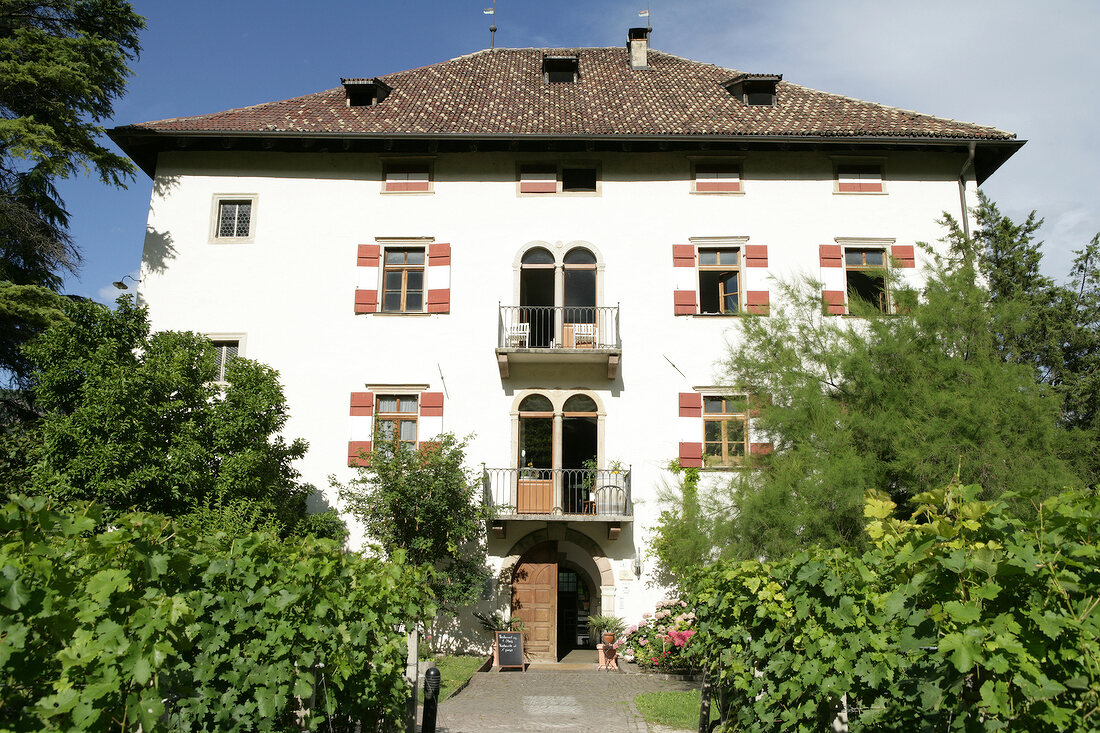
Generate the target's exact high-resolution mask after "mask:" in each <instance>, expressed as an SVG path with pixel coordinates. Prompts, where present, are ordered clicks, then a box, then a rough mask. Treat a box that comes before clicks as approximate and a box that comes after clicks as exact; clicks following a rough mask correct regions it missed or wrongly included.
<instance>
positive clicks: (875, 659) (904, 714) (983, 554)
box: [694, 486, 1100, 731]
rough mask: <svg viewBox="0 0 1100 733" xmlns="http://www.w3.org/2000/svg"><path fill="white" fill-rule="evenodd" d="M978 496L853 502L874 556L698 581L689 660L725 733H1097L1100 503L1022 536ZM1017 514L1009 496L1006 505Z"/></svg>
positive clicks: (1061, 502)
mask: <svg viewBox="0 0 1100 733" xmlns="http://www.w3.org/2000/svg"><path fill="white" fill-rule="evenodd" d="M978 495H979V489H978V487H976V486H964V487H959V486H952V487H948V488H946V489H939V490H937V491H931V492H925V493H923V494H918V495H917V496H915V497H914V504H915V506H916V510H915V512H914V513H913V516H912V519H909V520H904V521H903V520H898V519H895V518H894V517H893V512H894V508H895V507H894V504H893V502H892V501H890V500H889V499H887V498H886V497H885V495H881V494H875V495H870V496H868V498H867V501H866V504H865V514H866V516H867V517H868V521H869V524H868V534H869V536H870V539H871V545H872V548H871V549H870V550H868V551H867V552H866V553H864V554H862V555H857V554H855V553H853V552H852V551H850V550H843V549H831V550H821V549H818V550H813V551H804V552H800V553H798V554H796V555H794V556H793V557H791V558H790V559H788V560H784V561H780V562H773V563H760V562H756V561H744V562H741V563H738V564H735V565H732V566H731V565H726V566H723V567H719V568H715V569H712V570H710V571H709V572H707V573H706V574H704V575H702V576H700V578H698V579H696V582H695V589H694V599H695V601H696V602H697V612H698V616H699V622H700V623H699V632H700V633H699V635H698V636H697V637H696V640H695V643H696V644H697V645H698V647H697V651H698V653H699V654H700V655H701V656H702V657H703V658H705V659H706V660H707V666H708V668H709V672H710V675H711V678H712V680H714V681H715V682H716V684H717V686H718V687H719V688H722V691H723V692H724V693H726V694H727V695H728V696H729V699H731V700H732V701H733V706H732V709H731V710H730V711H729V718H728V719H729V721H730V724H731V725H732V726H733V727H732V728H727V729H736V730H746V731H771V730H776V729H778V728H783V729H784V730H823V729H825V728H826V727H827V726H829V725H830V724H831V723H832V722H833V720H834V718H836V717H837V716H838V715H840V714H841V713H845V714H846V715H847V716H848V718H849V723H850V726H851V730H853V731H856V730H869V729H874V730H897V731H909V730H1005V729H1012V730H1075V731H1077V730H1079V731H1085V730H1096V729H1097V727H1098V726H1100V713H1098V712H1097V711H1098V704H1100V671H1098V666H1097V660H1100V641H1098V631H1100V615H1098V614H1097V612H1096V608H1097V598H1100V566H1098V564H1097V558H1098V556H1100V550H1098V547H1097V532H1098V531H1100V529H1098V528H1100V522H1098V520H1100V502H1098V501H1097V497H1096V496H1095V494H1093V493H1092V492H1087V491H1070V492H1065V493H1063V494H1060V495H1058V496H1055V497H1052V498H1049V499H1046V500H1045V501H1043V502H1042V503H1041V504H1038V505H1037V506H1036V513H1035V516H1034V517H1033V518H1032V519H1030V520H1026V521H1025V520H1022V519H1020V518H1018V517H1016V516H1013V515H1010V514H1009V513H1008V512H1006V511H1004V505H1003V504H1002V503H1000V502H984V501H978V500H977V496H978ZM1016 498H1017V499H1018V497H1016Z"/></svg>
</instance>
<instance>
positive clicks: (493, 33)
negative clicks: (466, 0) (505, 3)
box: [482, 0, 497, 49]
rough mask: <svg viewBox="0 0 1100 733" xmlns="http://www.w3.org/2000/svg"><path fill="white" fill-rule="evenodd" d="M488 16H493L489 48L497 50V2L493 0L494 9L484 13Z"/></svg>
mask: <svg viewBox="0 0 1100 733" xmlns="http://www.w3.org/2000/svg"><path fill="white" fill-rule="evenodd" d="M482 12H483V13H485V14H486V15H491V16H493V20H492V21H491V22H490V25H489V48H490V49H493V48H496V45H497V0H493V7H491V8H485V10H483V11H482Z"/></svg>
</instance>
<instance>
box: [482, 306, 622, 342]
mask: <svg viewBox="0 0 1100 733" xmlns="http://www.w3.org/2000/svg"><path fill="white" fill-rule="evenodd" d="M498 328H499V331H498V336H497V346H498V348H502V349H553V350H563V349H598V350H611V349H621V348H622V344H621V342H620V341H619V306H617V305H615V306H600V307H580V306H550V305H546V306H542V305H502V306H500V323H499V324H498Z"/></svg>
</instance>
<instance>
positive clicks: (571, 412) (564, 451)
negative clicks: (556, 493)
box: [561, 395, 599, 514]
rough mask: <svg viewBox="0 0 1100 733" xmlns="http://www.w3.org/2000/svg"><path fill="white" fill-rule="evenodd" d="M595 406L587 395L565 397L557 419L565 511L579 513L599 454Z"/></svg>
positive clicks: (582, 508)
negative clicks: (558, 422) (560, 414)
mask: <svg viewBox="0 0 1100 733" xmlns="http://www.w3.org/2000/svg"><path fill="white" fill-rule="evenodd" d="M597 410H598V408H597V407H596V403H595V401H594V400H593V399H592V398H591V397H589V396H588V395H573V396H572V397H570V398H569V399H567V400H566V401H565V405H564V407H563V411H562V421H561V467H562V468H563V469H570V470H565V471H563V472H562V474H563V481H562V503H563V505H564V506H563V507H562V509H563V511H565V512H566V513H567V514H583V513H584V507H585V502H586V501H589V500H590V499H591V497H589V493H590V491H591V489H592V481H593V474H592V472H591V469H593V468H595V467H596V461H597V460H598V458H599V455H598V446H599V426H598V422H597V420H598V412H597Z"/></svg>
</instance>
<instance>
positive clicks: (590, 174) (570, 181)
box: [561, 168, 596, 191]
mask: <svg viewBox="0 0 1100 733" xmlns="http://www.w3.org/2000/svg"><path fill="white" fill-rule="evenodd" d="M561 190H562V191H595V190H596V169H595V168H562V169H561Z"/></svg>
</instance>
